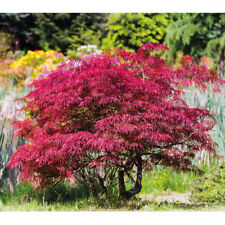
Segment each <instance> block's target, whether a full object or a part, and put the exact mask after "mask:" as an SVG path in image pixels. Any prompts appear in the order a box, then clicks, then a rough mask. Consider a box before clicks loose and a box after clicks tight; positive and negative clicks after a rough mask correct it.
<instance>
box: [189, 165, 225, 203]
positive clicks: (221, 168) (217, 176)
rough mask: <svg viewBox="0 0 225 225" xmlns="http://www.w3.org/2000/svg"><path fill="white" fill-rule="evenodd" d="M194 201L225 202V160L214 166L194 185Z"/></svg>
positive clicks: (192, 198)
mask: <svg viewBox="0 0 225 225" xmlns="http://www.w3.org/2000/svg"><path fill="white" fill-rule="evenodd" d="M191 201H192V202H194V203H221V202H222V203H224V202H225V162H220V164H216V165H214V166H212V167H211V168H210V169H209V171H208V172H207V173H205V174H204V175H203V176H201V177H200V178H199V180H198V181H196V182H195V184H194V185H193V187H192V196H191Z"/></svg>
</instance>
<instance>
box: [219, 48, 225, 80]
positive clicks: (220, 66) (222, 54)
mask: <svg viewBox="0 0 225 225" xmlns="http://www.w3.org/2000/svg"><path fill="white" fill-rule="evenodd" d="M224 52H225V48H224V49H223V50H222V52H221V54H220V62H219V76H220V78H223V75H224Z"/></svg>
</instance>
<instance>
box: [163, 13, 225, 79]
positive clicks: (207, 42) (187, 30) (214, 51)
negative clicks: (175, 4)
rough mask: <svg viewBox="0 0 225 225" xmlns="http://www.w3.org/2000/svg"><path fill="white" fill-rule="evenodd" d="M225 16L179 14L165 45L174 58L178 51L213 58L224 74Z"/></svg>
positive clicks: (172, 24) (168, 29)
mask: <svg viewBox="0 0 225 225" xmlns="http://www.w3.org/2000/svg"><path fill="white" fill-rule="evenodd" d="M224 28H225V15H224V14H219V13H186V14H179V16H178V19H177V20H176V21H175V22H173V23H171V24H170V25H169V26H168V28H167V32H166V37H165V43H166V44H167V45H168V46H169V47H170V49H171V51H170V56H172V57H173V58H174V57H175V56H176V54H177V52H178V51H182V52H183V53H184V54H189V55H190V56H192V57H195V58H199V57H201V56H204V55H208V56H210V57H212V58H213V59H214V60H215V61H216V62H217V65H218V68H219V72H220V75H221V76H222V75H223V74H224V54H225V52H224V51H225V29H224Z"/></svg>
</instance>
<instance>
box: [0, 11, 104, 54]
mask: <svg viewBox="0 0 225 225" xmlns="http://www.w3.org/2000/svg"><path fill="white" fill-rule="evenodd" d="M107 15H108V14H106V13H15V14H14V13H6V14H4V13H0V27H1V29H2V30H3V31H5V32H8V33H10V34H12V35H13V36H14V37H15V39H16V42H15V43H16V46H13V48H14V49H21V50H28V49H29V50H36V49H43V50H48V49H55V50H58V51H62V52H64V53H65V52H66V50H67V48H68V47H69V45H70V41H69V39H68V37H72V36H73V35H75V36H78V37H79V40H78V44H80V43H81V44H92V43H84V42H85V41H83V42H82V40H81V38H82V37H83V36H82V35H83V33H82V34H81V31H82V32H86V30H91V31H92V32H93V33H94V34H95V32H96V33H97V32H101V33H102V34H104V24H105V20H106V18H107ZM83 27H85V29H83ZM82 29H83V30H82ZM86 36H87V35H86Z"/></svg>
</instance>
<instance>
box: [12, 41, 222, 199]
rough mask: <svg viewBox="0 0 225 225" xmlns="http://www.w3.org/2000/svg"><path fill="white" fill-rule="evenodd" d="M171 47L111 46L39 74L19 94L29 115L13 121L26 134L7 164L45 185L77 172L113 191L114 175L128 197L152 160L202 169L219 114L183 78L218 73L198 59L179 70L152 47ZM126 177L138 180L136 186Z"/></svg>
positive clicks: (180, 167) (81, 178)
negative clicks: (189, 99) (196, 104)
mask: <svg viewBox="0 0 225 225" xmlns="http://www.w3.org/2000/svg"><path fill="white" fill-rule="evenodd" d="M165 50H168V47H167V46H165V45H160V44H152V43H147V44H144V45H142V46H141V48H140V49H139V50H138V51H137V52H127V51H125V50H118V49H114V50H106V51H104V52H103V53H102V54H99V55H93V56H92V57H85V58H80V59H79V60H75V61H69V62H68V63H63V64H62V65H61V66H59V67H58V68H57V69H56V70H55V71H53V72H51V73H50V74H48V75H47V76H46V77H44V78H43V79H38V80H35V81H34V82H33V83H32V84H31V86H32V87H34V90H32V91H31V92H30V93H29V94H28V95H27V96H25V97H24V98H22V99H20V100H23V101H25V102H26V103H27V104H26V106H24V107H23V110H24V111H25V112H27V111H28V112H29V118H27V119H26V120H24V121H16V122H14V125H15V127H16V130H17V135H18V136H22V137H24V138H25V139H27V142H26V143H25V144H24V145H21V146H20V147H18V149H17V152H16V153H15V154H14V155H13V156H12V157H11V160H10V162H9V163H8V166H9V167H10V168H14V167H20V168H21V172H20V179H21V180H26V181H29V182H31V183H33V184H34V185H36V186H37V187H39V188H42V187H45V186H48V185H53V184H55V183H57V182H60V181H61V180H64V179H66V178H74V179H76V180H77V181H79V182H81V183H82V182H87V183H88V184H89V185H90V186H91V188H92V191H93V193H96V194H98V193H100V191H99V190H98V188H99V187H101V192H103V193H106V194H107V191H108V189H109V187H111V185H112V183H113V182H114V183H116V184H117V185H118V187H119V188H118V189H119V192H120V196H121V197H126V198H130V197H132V196H134V195H135V194H137V193H139V192H140V191H141V188H142V183H141V181H142V172H143V169H144V168H145V167H146V166H149V164H151V165H152V166H154V165H164V166H168V167H173V168H175V169H176V170H183V171H194V172H199V170H198V169H197V168H196V167H195V166H194V165H192V159H193V157H194V156H195V153H196V152H199V151H202V150H203V149H205V150H206V151H209V152H214V153H215V149H214V147H215V143H214V142H213V140H212V139H211V137H210V135H209V134H208V133H207V132H208V131H209V130H211V129H212V127H213V126H214V125H215V119H214V116H213V115H212V114H211V113H210V112H209V111H208V110H206V109H201V108H189V107H188V105H187V104H186V103H185V102H184V101H183V100H182V98H181V94H182V91H180V90H179V89H178V86H179V84H180V83H181V81H183V80H185V79H188V80H191V79H192V80H193V82H195V83H196V85H200V84H201V83H202V82H205V83H208V82H219V81H220V80H219V79H218V77H216V75H215V77H213V79H212V77H211V73H208V72H207V70H201V68H199V70H197V68H198V67H196V66H194V67H193V68H194V69H193V70H190V71H186V67H185V66H183V67H182V68H180V69H179V70H174V69H173V68H172V67H171V66H168V65H166V64H165V62H164V60H163V59H159V58H157V57H154V56H152V55H151V54H152V53H154V52H156V51H165ZM185 62H186V61H185ZM187 68H189V67H187ZM192 71H194V74H193V76H190V73H191V72H192ZM199 71H200V72H199ZM204 71H205V72H204ZM187 75H188V76H187ZM199 77H200V78H201V79H200V80H199V79H198V78H199ZM203 78H204V79H203ZM135 171H136V173H134V172H135ZM127 179H131V180H132V181H133V183H134V187H133V188H131V189H130V190H126V186H125V183H126V182H127Z"/></svg>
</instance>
